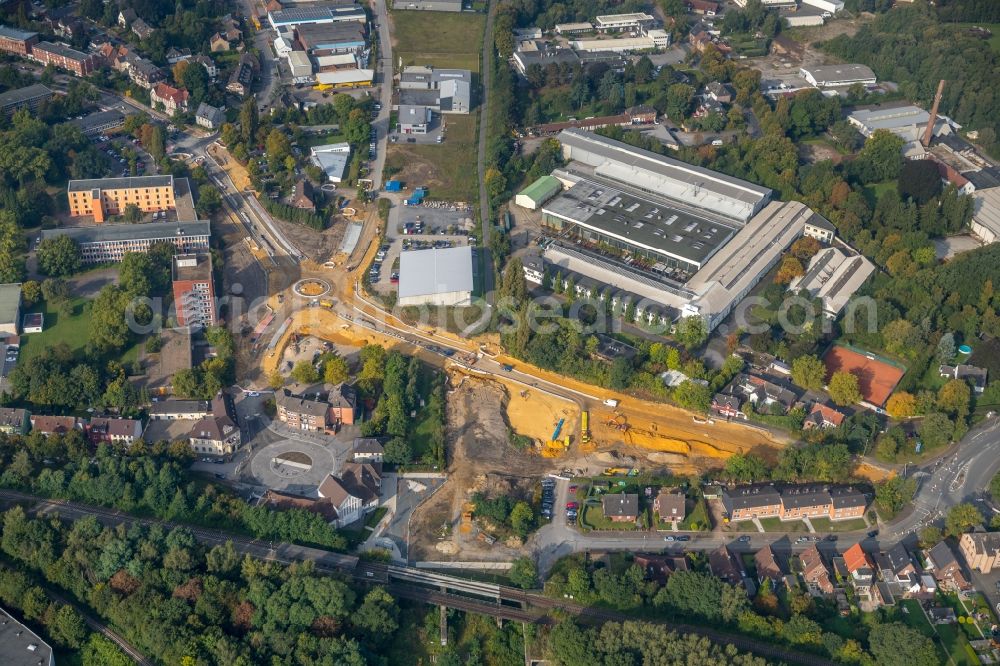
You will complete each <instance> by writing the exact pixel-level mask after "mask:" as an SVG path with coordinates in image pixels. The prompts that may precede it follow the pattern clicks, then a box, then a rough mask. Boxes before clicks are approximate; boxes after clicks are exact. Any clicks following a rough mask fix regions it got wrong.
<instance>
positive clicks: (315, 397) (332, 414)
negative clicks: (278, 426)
mask: <svg viewBox="0 0 1000 666" xmlns="http://www.w3.org/2000/svg"><path fill="white" fill-rule="evenodd" d="M275 402H276V404H277V407H278V420H279V421H281V422H282V423H284V424H286V425H287V426H288V427H290V428H293V429H295V430H311V431H314V432H327V431H332V430H335V429H336V428H339V427H340V426H341V425H351V424H353V423H354V418H355V413H356V411H357V404H358V403H357V393H356V392H355V391H354V389H353V388H352V387H350V386H348V385H346V384H341V385H339V386H334V387H329V388H328V389H327V392H326V393H322V392H317V393H310V394H308V395H294V394H293V393H292V392H291V391H289V390H288V389H285V390H284V391H282V392H280V393H278V395H277V396H276V397H275Z"/></svg>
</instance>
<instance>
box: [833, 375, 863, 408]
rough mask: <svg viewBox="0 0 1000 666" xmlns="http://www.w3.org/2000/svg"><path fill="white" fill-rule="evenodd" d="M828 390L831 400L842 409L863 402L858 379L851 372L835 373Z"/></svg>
mask: <svg viewBox="0 0 1000 666" xmlns="http://www.w3.org/2000/svg"><path fill="white" fill-rule="evenodd" d="M828 390H829V393H830V398H831V399H832V400H833V401H834V402H835V403H836V404H838V405H840V406H841V407H847V406H849V405H853V404H856V403H857V402H859V401H860V400H861V390H860V389H859V388H858V378H857V377H856V376H855V375H853V374H851V373H850V372H846V371H843V370H838V371H837V372H835V373H833V376H832V377H830V385H829V387H828Z"/></svg>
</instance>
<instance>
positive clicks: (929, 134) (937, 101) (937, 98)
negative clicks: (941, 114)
mask: <svg viewBox="0 0 1000 666" xmlns="http://www.w3.org/2000/svg"><path fill="white" fill-rule="evenodd" d="M944 81H945V80H944V79H941V80H940V81H938V87H937V94H935V95H934V106H932V107H931V117H930V118H929V119H928V120H927V129H925V130H924V136H923V138H922V139H920V143H922V144H923V145H924V147H925V148H926V147H927V146H929V145H931V139H933V138H934V124H935V123H936V122H937V113H938V107H939V106H941V94H942V93H944Z"/></svg>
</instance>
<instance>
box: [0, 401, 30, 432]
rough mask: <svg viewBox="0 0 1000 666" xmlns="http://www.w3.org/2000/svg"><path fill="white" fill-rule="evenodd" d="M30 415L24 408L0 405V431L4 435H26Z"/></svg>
mask: <svg viewBox="0 0 1000 666" xmlns="http://www.w3.org/2000/svg"><path fill="white" fill-rule="evenodd" d="M30 425H31V415H30V414H28V410H26V409H15V408H13V407H0V432H2V433H4V434H5V435H27V434H28V427H29V426H30Z"/></svg>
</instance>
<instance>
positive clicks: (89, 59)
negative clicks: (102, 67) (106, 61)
mask: <svg viewBox="0 0 1000 666" xmlns="http://www.w3.org/2000/svg"><path fill="white" fill-rule="evenodd" d="M30 57H31V58H32V59H33V60H35V61H36V62H40V63H41V64H43V65H53V66H55V67H59V68H60V69H65V70H66V71H69V72H72V73H73V74H75V75H77V76H87V75H88V74H91V73H92V72H93V71H94V70H95V69H97V63H96V62H95V60H94V56H92V55H90V54H89V53H83V52H81V51H77V50H76V49H71V48H70V47H68V46H66V45H65V44H59V43H57V42H38V43H37V44H35V45H33V46H32V47H31V56H30Z"/></svg>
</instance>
